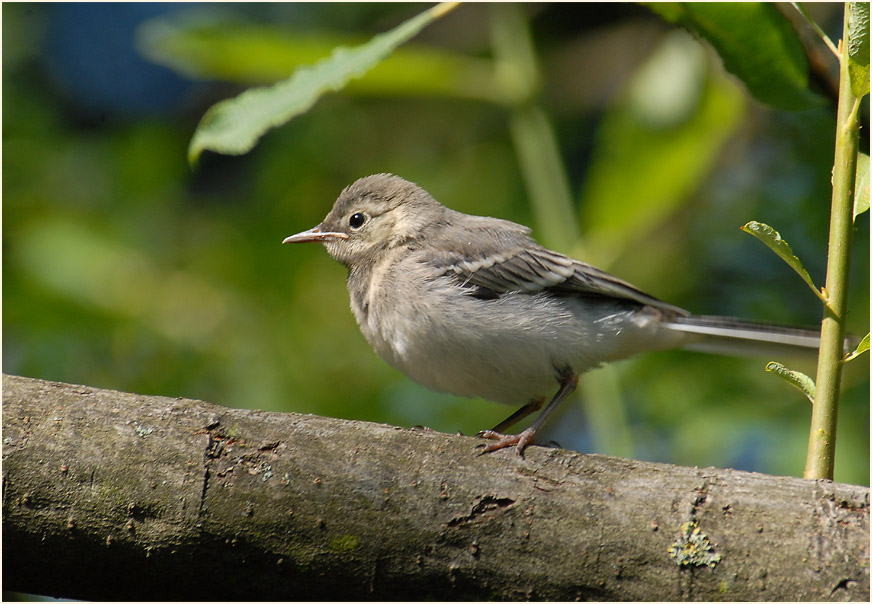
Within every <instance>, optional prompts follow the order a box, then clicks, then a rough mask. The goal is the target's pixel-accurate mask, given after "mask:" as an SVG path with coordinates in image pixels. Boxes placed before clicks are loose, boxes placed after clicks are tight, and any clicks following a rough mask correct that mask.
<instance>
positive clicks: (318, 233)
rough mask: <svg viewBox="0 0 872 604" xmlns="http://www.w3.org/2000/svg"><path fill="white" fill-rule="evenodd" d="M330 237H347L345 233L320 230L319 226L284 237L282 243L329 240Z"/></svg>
mask: <svg viewBox="0 0 872 604" xmlns="http://www.w3.org/2000/svg"><path fill="white" fill-rule="evenodd" d="M331 239H348V235H346V234H345V233H332V232H330V231H322V230H321V227H320V226H316V227H314V228H311V229H309V230H308V231H303V232H302V233H297V234H296V235H291V236H290V237H285V240H284V241H282V243H308V242H310V241H330V240H331Z"/></svg>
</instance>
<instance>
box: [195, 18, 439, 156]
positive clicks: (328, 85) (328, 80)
mask: <svg viewBox="0 0 872 604" xmlns="http://www.w3.org/2000/svg"><path fill="white" fill-rule="evenodd" d="M455 6H456V3H442V4H438V5H436V6H434V7H433V8H430V9H429V10H426V11H424V12H423V13H421V14H420V15H417V16H415V17H412V18H411V19H409V20H408V21H406V22H404V23H401V24H400V25H398V26H397V27H395V28H394V29H392V30H391V31H389V32H386V33H383V34H379V35H377V36H375V37H373V38H372V40H370V41H369V42H367V43H366V44H362V45H360V46H356V47H354V48H341V47H340V48H337V49H335V50H334V51H333V54H332V55H331V56H330V57H329V58H326V59H323V60H322V61H319V62H318V63H316V64H315V65H313V66H311V67H303V68H300V69H298V70H297V71H296V72H295V73H294V74H293V75H292V76H291V77H290V78H288V79H287V80H283V81H281V82H278V83H277V84H274V85H273V86H268V87H263V88H252V89H249V90H246V91H245V92H243V93H242V94H240V95H239V96H237V97H235V98H233V99H228V100H224V101H221V102H220V103H217V104H216V105H213V106H212V107H211V108H209V110H208V111H207V112H206V114H205V115H204V116H203V119H201V120H200V124H199V125H198V126H197V130H196V132H194V136H193V138H192V139H191V143H190V145H189V146H188V161H189V162H190V163H191V164H195V163H196V161H197V158H199V156H200V154H201V153H202V152H203V151H204V150H207V149H208V150H211V151H216V152H218V153H226V154H229V155H242V154H243V153H246V152H248V151H250V150H251V149H252V147H254V145H255V144H256V143H257V141H258V139H260V137H261V136H263V134H264V133H266V132H267V131H268V130H270V129H271V128H275V127H277V126H281V125H282V124H285V123H286V122H287V121H289V120H290V119H291V118H293V117H294V116H296V115H299V114H301V113H304V112H305V111H307V110H308V109H309V108H311V107H312V105H314V104H315V102H316V101H317V100H318V99H319V98H320V97H321V95H323V94H325V93H326V92H330V91H332V90H339V89H341V88H343V87H344V86H345V85H346V84H347V83H348V81H349V80H351V79H352V78H357V77H360V76H362V75H363V74H365V73H366V72H367V71H369V70H370V69H372V68H373V67H374V66H375V65H376V64H378V63H379V62H380V61H381V60H382V59H384V58H385V57H386V56H387V55H389V54H390V53H391V52H392V51H393V50H394V49H395V48H396V47H397V46H399V45H400V44H402V43H404V42H406V41H407V40H409V39H410V38H412V37H413V36H415V35H416V34H417V33H418V32H420V31H421V30H422V29H423V28H424V27H425V26H426V25H428V24H429V23H431V22H432V21H434V20H435V19H437V18H439V17H441V16H442V15H444V14H445V13H446V12H448V11H449V10H451V9H453V8H454V7H455Z"/></svg>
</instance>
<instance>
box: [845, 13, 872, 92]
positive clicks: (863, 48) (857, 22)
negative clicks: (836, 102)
mask: <svg viewBox="0 0 872 604" xmlns="http://www.w3.org/2000/svg"><path fill="white" fill-rule="evenodd" d="M847 38H848V77H849V78H850V80H851V91H852V92H853V93H854V96H856V97H857V98H858V99H860V98H863V97H864V96H866V95H867V94H869V3H868V2H849V3H848V35H847Z"/></svg>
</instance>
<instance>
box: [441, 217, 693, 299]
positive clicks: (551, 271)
mask: <svg viewBox="0 0 872 604" xmlns="http://www.w3.org/2000/svg"><path fill="white" fill-rule="evenodd" d="M513 235H514V236H513V237H511V238H510V240H509V241H506V240H502V241H500V240H499V239H498V238H488V237H476V238H470V239H469V240H468V241H469V243H468V244H467V245H465V246H463V247H462V248H461V249H458V247H457V246H439V248H441V249H437V250H435V254H433V255H431V256H430V259H429V260H430V261H431V262H432V263H433V264H434V265H435V266H436V267H438V268H440V269H442V270H443V271H444V273H445V274H453V275H455V276H456V277H457V279H458V280H459V282H460V283H461V284H462V285H464V286H466V287H469V288H470V290H471V293H473V295H476V296H479V297H483V298H489V297H497V296H499V295H500V294H504V293H507V292H526V293H535V292H540V291H549V292H552V293H554V294H556V295H575V296H592V297H611V298H619V299H622V300H628V301H634V302H638V303H640V304H645V305H648V306H654V307H655V308H660V309H662V310H667V311H669V312H672V313H676V314H677V315H679V316H683V315H687V314H689V313H688V312H687V311H685V310H683V309H681V308H678V307H677V306H672V305H670V304H666V303H665V302H662V301H660V300H658V299H657V298H654V297H653V296H649V295H648V294H646V293H644V292H642V291H640V290H639V289H637V288H635V287H633V286H632V285H630V284H629V283H627V282H626V281H622V280H621V279H618V278H617V277H614V276H612V275H610V274H608V273H606V272H604V271H601V270H599V269H598V268H595V267H593V266H591V265H589V264H586V263H584V262H581V261H580V260H575V259H573V258H570V257H568V256H565V255H563V254H560V253H558V252H554V251H552V250H549V249H547V248H544V247H542V246H540V245H538V244H537V243H535V242H534V241H533V240H532V239H529V238H528V237H527V236H526V233H521V232H518V233H514V234H513ZM519 235H523V237H519ZM473 241H475V242H481V241H489V242H491V244H490V245H482V244H481V243H473Z"/></svg>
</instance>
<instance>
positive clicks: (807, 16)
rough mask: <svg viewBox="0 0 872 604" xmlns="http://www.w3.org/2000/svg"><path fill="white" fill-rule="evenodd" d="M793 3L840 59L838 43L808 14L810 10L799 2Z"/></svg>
mask: <svg viewBox="0 0 872 604" xmlns="http://www.w3.org/2000/svg"><path fill="white" fill-rule="evenodd" d="M791 4H792V5H793V8H795V9H796V10H797V12H798V13H799V14H800V15H802V17H803V18H804V19H805V21H806V23H808V24H809V26H810V27H811V28H812V29H813V30H814V32H815V33H816V34H817V35H818V36H820V39H821V40H823V41H824V44H826V45H827V48H829V49H830V52H832V53H833V54H834V55H836V58H837V59H838V58H839V56H840V55H839V50H838V49H837V48H836V45H835V44H833V41H832V40H830V37H829V36H828V35H827V34H826V33H825V32H824V30H822V29H821V27H820V25H818V24H817V22H815V20H814V19H812V18H811V15H809V14H808V11H807V10H805V7H804V6H803V5H802V4H800V3H799V2H791Z"/></svg>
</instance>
